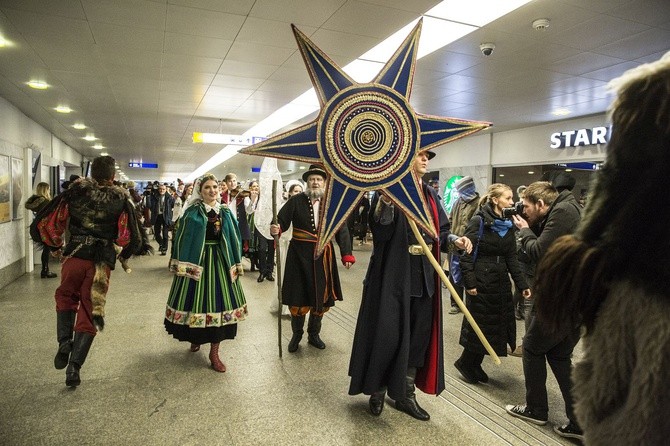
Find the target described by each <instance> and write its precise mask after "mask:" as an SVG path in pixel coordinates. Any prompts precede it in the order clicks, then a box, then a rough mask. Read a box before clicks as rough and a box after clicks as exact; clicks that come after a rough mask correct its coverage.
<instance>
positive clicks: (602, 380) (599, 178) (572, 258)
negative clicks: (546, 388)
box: [534, 52, 670, 446]
mask: <svg viewBox="0 0 670 446" xmlns="http://www.w3.org/2000/svg"><path fill="white" fill-rule="evenodd" d="M609 88H610V90H613V91H614V92H616V93H617V97H616V99H615V100H614V103H613V105H612V107H611V109H610V118H611V121H610V122H612V136H611V138H610V140H609V142H608V144H607V159H606V161H605V164H604V166H603V168H602V169H600V170H598V171H596V172H595V179H594V181H593V183H592V184H591V189H590V191H589V197H591V198H590V199H589V202H588V204H587V205H586V209H585V211H584V219H583V220H582V222H581V224H580V225H579V227H578V229H577V231H576V233H575V234H574V235H573V236H566V237H562V238H560V239H558V240H557V241H556V243H554V244H553V245H552V246H551V248H549V250H548V252H547V254H546V255H545V256H544V258H543V259H542V262H541V263H540V264H539V265H538V269H537V276H538V279H537V282H536V284H535V289H534V292H535V290H537V295H536V307H537V316H536V318H537V319H541V320H542V321H543V322H544V323H545V325H547V326H548V327H550V328H552V329H554V330H555V331H560V330H562V329H563V327H571V326H573V325H574V324H575V323H578V324H579V323H581V325H582V326H583V328H584V329H585V330H584V333H585V335H584V337H583V346H584V354H583V357H582V358H580V360H579V361H578V362H577V363H576V364H575V369H574V370H573V372H572V382H573V384H574V399H575V403H574V411H575V415H576V417H577V420H578V421H579V425H580V426H581V427H582V428H583V429H584V443H585V444H588V445H594V446H600V445H603V446H604V445H607V446H610V445H666V444H668V441H669V440H668V438H670V416H668V414H669V413H670V387H669V385H668V383H670V268H668V265H670V249H669V248H670V231H668V223H667V220H666V218H665V217H666V216H667V215H668V211H667V209H668V208H667V204H665V199H664V198H663V197H664V194H665V191H666V190H667V184H668V183H667V182H668V169H669V168H670V52H668V53H666V54H665V55H664V56H663V57H662V58H661V60H659V61H656V62H653V63H649V64H645V65H641V66H639V67H637V68H634V69H632V70H629V71H628V72H626V73H625V74H624V75H623V76H621V77H620V78H618V79H615V80H613V81H612V82H610V84H609ZM631 185H634V187H631ZM566 277H569V280H565V278H566ZM556 429H557V432H558V430H560V429H561V428H556ZM560 433H561V432H559V434H560Z"/></svg>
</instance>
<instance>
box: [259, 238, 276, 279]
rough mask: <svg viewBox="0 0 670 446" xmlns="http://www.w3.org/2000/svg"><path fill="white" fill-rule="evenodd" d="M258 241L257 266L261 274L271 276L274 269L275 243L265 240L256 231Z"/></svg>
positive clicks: (272, 240) (271, 240)
mask: <svg viewBox="0 0 670 446" xmlns="http://www.w3.org/2000/svg"><path fill="white" fill-rule="evenodd" d="M256 237H257V239H258V265H259V270H260V273H261V274H264V275H268V274H272V272H273V271H274V268H275V241H274V239H266V238H265V237H263V235H262V234H261V233H259V232H258V231H256Z"/></svg>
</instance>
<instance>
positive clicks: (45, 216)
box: [30, 156, 151, 387]
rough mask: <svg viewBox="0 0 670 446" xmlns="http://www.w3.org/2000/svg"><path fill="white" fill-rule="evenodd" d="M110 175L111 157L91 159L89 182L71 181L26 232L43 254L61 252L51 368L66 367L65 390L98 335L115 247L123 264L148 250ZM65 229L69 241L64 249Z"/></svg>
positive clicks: (74, 380) (77, 379) (75, 381)
mask: <svg viewBox="0 0 670 446" xmlns="http://www.w3.org/2000/svg"><path fill="white" fill-rule="evenodd" d="M114 173H115V171H114V158H112V157H109V156H101V157H98V158H96V159H95V160H94V161H93V164H92V166H91V176H92V177H93V178H92V179H88V178H83V179H80V180H77V181H75V182H73V183H72V184H71V185H70V186H69V188H68V189H67V190H66V191H64V192H63V193H62V194H60V195H59V196H58V197H56V198H55V199H54V200H53V201H51V202H50V203H49V205H48V206H47V207H46V208H45V209H43V210H42V212H40V213H39V214H38V215H37V217H36V218H35V220H34V221H33V223H32V224H31V227H30V233H31V236H32V238H33V240H35V241H36V242H38V243H42V244H43V245H44V247H45V249H51V250H60V249H61V248H62V249H63V252H62V268H61V284H60V286H59V287H58V289H57V290H56V295H55V298H56V334H57V338H58V352H57V353H56V357H55V358H54V366H55V367H56V368H57V369H63V368H65V367H66V366H67V370H66V372H65V376H66V380H65V384H66V385H67V386H69V387H76V386H78V385H79V384H80V383H81V379H80V377H79V369H80V368H81V366H82V365H83V364H84V361H85V360H86V356H87V355H88V352H89V349H90V348H91V344H92V343H93V338H94V337H95V335H96V333H97V330H98V329H100V330H102V328H103V327H104V316H105V299H106V294H107V289H108V288H109V275H110V271H111V270H112V269H114V265H115V262H116V257H117V254H116V251H115V248H114V245H115V244H116V245H118V246H120V247H122V248H123V249H122V251H121V254H120V255H119V256H120V257H121V258H125V259H127V258H129V257H130V256H131V255H133V254H145V253H147V252H149V251H150V250H151V248H150V247H149V245H148V243H147V241H146V240H145V239H144V238H143V235H144V233H143V231H142V230H141V228H140V224H139V222H138V220H137V217H136V214H135V211H134V209H133V205H132V204H131V202H130V201H129V195H128V192H127V191H126V190H125V189H123V188H122V187H119V186H115V185H113V183H112V182H113V180H114ZM66 230H68V231H69V233H70V237H69V240H68V241H67V243H65V246H64V248H63V245H64V239H63V235H64V233H65V231H66ZM73 333H74V337H73Z"/></svg>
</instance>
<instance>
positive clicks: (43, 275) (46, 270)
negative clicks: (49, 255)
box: [40, 264, 58, 279]
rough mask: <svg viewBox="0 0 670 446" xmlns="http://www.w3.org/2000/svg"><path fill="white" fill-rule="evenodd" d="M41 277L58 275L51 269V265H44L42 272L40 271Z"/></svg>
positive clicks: (50, 277) (46, 277) (48, 277)
mask: <svg viewBox="0 0 670 446" xmlns="http://www.w3.org/2000/svg"><path fill="white" fill-rule="evenodd" d="M40 277H41V278H42V279H53V278H54V277H58V275H57V274H56V273H52V272H50V271H49V265H44V264H43V265H42V272H41V273H40Z"/></svg>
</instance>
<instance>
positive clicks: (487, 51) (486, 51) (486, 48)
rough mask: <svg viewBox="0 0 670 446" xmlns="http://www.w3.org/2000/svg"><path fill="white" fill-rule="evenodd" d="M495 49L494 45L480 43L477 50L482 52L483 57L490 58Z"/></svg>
mask: <svg viewBox="0 0 670 446" xmlns="http://www.w3.org/2000/svg"><path fill="white" fill-rule="evenodd" d="M495 48H496V45H495V43H482V44H481V45H479V49H480V50H481V51H482V54H483V55H484V56H490V55H491V54H493V50H494V49H495Z"/></svg>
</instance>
